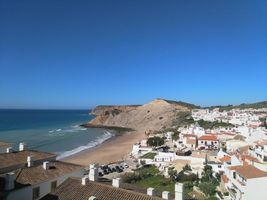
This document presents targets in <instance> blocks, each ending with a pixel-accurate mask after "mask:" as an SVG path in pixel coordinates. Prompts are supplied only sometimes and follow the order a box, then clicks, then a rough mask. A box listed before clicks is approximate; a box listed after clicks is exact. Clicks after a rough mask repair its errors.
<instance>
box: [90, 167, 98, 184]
mask: <svg viewBox="0 0 267 200" xmlns="http://www.w3.org/2000/svg"><path fill="white" fill-rule="evenodd" d="M89 180H90V181H97V180H98V164H91V165H90V167H89Z"/></svg>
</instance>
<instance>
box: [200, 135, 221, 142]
mask: <svg viewBox="0 0 267 200" xmlns="http://www.w3.org/2000/svg"><path fill="white" fill-rule="evenodd" d="M198 140H209V141H217V140H218V139H217V136H216V135H202V136H201V137H199V138H198Z"/></svg>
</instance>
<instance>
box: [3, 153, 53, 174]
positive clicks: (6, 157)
mask: <svg viewBox="0 0 267 200" xmlns="http://www.w3.org/2000/svg"><path fill="white" fill-rule="evenodd" d="M28 156H32V157H33V160H34V161H38V160H46V159H49V158H53V157H55V156H56V155H55V154H52V153H47V152H41V151H34V150H25V151H16V152H11V153H3V154H0V169H3V168H7V167H11V166H15V165H21V164H26V163H27V157H28Z"/></svg>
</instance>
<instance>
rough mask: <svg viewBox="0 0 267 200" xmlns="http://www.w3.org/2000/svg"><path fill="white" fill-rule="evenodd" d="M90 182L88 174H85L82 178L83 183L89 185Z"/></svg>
mask: <svg viewBox="0 0 267 200" xmlns="http://www.w3.org/2000/svg"><path fill="white" fill-rule="evenodd" d="M88 182H89V179H88V177H87V176H85V177H83V178H82V185H87V184H88Z"/></svg>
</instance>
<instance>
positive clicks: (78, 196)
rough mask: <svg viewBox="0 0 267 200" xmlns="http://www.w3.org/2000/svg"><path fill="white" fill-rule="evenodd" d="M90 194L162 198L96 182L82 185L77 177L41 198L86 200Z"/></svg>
mask: <svg viewBox="0 0 267 200" xmlns="http://www.w3.org/2000/svg"><path fill="white" fill-rule="evenodd" d="M91 196H95V197H96V199H100V200H126V199H127V200H162V199H161V198H159V197H154V196H153V197H152V196H148V195H146V194H142V193H139V192H135V191H130V190H126V189H122V188H115V187H112V186H110V185H106V184H103V183H98V182H89V183H88V184H87V185H85V186H83V185H82V184H81V180H80V179H77V178H68V179H67V180H66V181H65V182H64V183H62V184H61V185H60V186H59V187H58V188H57V189H56V191H55V192H53V193H50V194H48V195H46V196H45V197H43V198H42V199H41V200H88V198H89V197H91Z"/></svg>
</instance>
